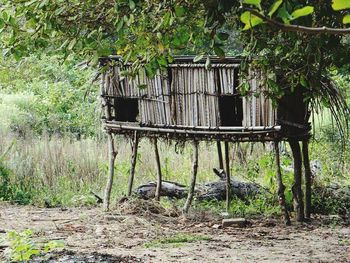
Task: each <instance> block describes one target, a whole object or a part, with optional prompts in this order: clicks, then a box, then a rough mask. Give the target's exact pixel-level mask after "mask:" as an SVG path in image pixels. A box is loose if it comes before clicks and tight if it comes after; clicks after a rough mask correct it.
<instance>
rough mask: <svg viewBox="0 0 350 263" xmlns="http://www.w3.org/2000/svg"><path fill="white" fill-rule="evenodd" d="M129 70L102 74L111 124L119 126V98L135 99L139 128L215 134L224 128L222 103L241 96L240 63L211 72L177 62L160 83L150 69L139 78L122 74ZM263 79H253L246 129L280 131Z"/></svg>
mask: <svg viewBox="0 0 350 263" xmlns="http://www.w3.org/2000/svg"><path fill="white" fill-rule="evenodd" d="M128 67H129V66H122V67H118V66H110V67H109V68H108V70H107V71H106V72H105V73H103V74H102V85H101V89H102V90H101V95H102V96H103V97H104V98H105V101H106V102H107V103H106V104H108V105H107V107H108V108H109V112H110V115H111V116H109V117H108V116H106V117H107V119H110V120H115V121H118V118H116V116H115V115H116V112H115V111H114V109H115V107H114V104H115V103H116V102H117V99H116V98H131V99H137V100H138V107H139V116H138V118H137V122H140V123H141V124H142V125H146V126H147V125H148V126H152V125H156V126H179V127H182V126H187V127H188V126H190V127H193V126H195V127H198V126H200V127H213V128H215V127H219V126H221V120H220V113H219V110H220V108H219V103H220V99H219V98H220V97H221V96H239V94H238V90H237V86H238V84H239V81H238V79H237V78H238V70H239V64H237V63H235V64H232V63H231V64H218V63H216V64H213V65H212V69H211V70H206V69H205V66H204V64H194V63H188V62H186V63H176V62H175V63H174V64H171V65H169V68H168V71H167V72H157V74H156V76H155V77H154V78H148V77H147V76H146V74H145V70H144V69H141V70H140V71H139V74H137V76H136V77H135V78H131V77H129V76H121V74H120V72H121V71H124V70H128V69H129V68H128ZM259 79H260V76H258V75H256V76H253V78H252V80H251V81H250V86H251V93H250V95H249V96H247V97H244V98H243V99H242V108H243V120H242V123H241V125H240V126H244V127H255V126H273V125H275V111H274V109H273V108H272V105H271V101H270V100H268V99H266V98H265V97H264V96H263V94H262V93H261V92H260V91H261V90H262V89H263V88H262V87H261V84H260V82H259ZM224 114H234V113H233V112H224ZM107 115H108V114H107Z"/></svg>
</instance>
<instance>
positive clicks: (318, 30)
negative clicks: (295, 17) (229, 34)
mask: <svg viewBox="0 0 350 263" xmlns="http://www.w3.org/2000/svg"><path fill="white" fill-rule="evenodd" d="M243 9H244V10H245V11H249V12H250V13H251V14H253V15H255V16H257V17H259V18H261V19H262V20H263V21H265V22H266V23H267V24H269V25H272V26H274V27H277V28H278V29H280V30H282V31H286V32H302V33H307V34H333V35H346V34H350V28H331V27H326V26H323V27H308V26H299V25H288V24H283V23H280V22H278V21H276V20H273V19H271V18H269V17H267V16H265V15H263V14H261V13H259V12H258V11H257V10H255V9H252V8H246V7H244V8H243Z"/></svg>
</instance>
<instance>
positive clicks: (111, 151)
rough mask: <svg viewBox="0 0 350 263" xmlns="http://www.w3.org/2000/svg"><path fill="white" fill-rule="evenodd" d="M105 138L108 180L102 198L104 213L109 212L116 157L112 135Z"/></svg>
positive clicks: (109, 134)
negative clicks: (106, 142)
mask: <svg viewBox="0 0 350 263" xmlns="http://www.w3.org/2000/svg"><path fill="white" fill-rule="evenodd" d="M107 136H108V154H109V171H108V179H107V184H106V188H105V192H104V198H103V210H104V211H108V210H109V203H110V200H111V191H112V186H113V179H114V162H115V158H116V156H117V152H116V151H115V149H114V138H113V135H112V134H111V133H108V135H107Z"/></svg>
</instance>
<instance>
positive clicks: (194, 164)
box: [183, 141, 198, 213]
mask: <svg viewBox="0 0 350 263" xmlns="http://www.w3.org/2000/svg"><path fill="white" fill-rule="evenodd" d="M197 170H198V142H197V141H194V142H193V160H192V179H191V185H190V189H189V191H188V196H187V200H186V203H185V206H184V208H183V212H184V213H188V210H189V208H190V206H191V204H192V200H193V196H194V189H195V186H196V179H197Z"/></svg>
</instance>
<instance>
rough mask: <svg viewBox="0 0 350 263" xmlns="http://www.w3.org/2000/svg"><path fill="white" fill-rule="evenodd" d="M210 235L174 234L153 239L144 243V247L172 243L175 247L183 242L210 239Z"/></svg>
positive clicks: (164, 245) (162, 245)
mask: <svg viewBox="0 0 350 263" xmlns="http://www.w3.org/2000/svg"><path fill="white" fill-rule="evenodd" d="M210 240H211V237H208V236H202V235H190V234H184V233H180V234H176V235H173V236H170V237H164V238H160V239H155V240H152V241H150V242H147V243H145V244H144V246H145V247H146V248H150V247H166V246H168V245H172V246H175V247H180V246H183V245H184V244H185V243H193V242H197V241H210Z"/></svg>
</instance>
